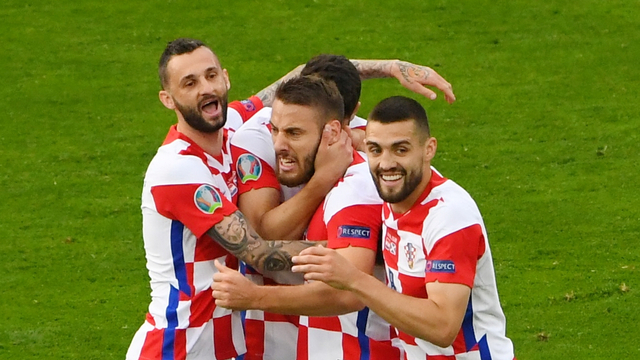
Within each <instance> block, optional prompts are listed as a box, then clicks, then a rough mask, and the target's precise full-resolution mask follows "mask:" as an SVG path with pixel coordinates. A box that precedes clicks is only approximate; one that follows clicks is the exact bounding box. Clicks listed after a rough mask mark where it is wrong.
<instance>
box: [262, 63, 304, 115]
mask: <svg viewBox="0 0 640 360" xmlns="http://www.w3.org/2000/svg"><path fill="white" fill-rule="evenodd" d="M302 68H304V64H302V65H298V66H297V67H296V68H295V69H293V70H291V71H289V72H288V73H287V74H286V75H285V76H283V77H281V78H280V79H278V80H276V82H274V83H273V84H271V85H269V86H267V87H266V88H264V89H262V90H260V91H258V93H257V94H256V96H257V97H259V98H260V100H261V101H262V105H264V106H271V105H273V100H275V97H276V89H277V88H278V86H280V84H281V83H283V82H284V81H287V80H289V79H291V78H293V77H296V76H298V75H300V72H301V71H302Z"/></svg>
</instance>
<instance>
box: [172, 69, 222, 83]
mask: <svg viewBox="0 0 640 360" xmlns="http://www.w3.org/2000/svg"><path fill="white" fill-rule="evenodd" d="M217 71H219V69H218V67H217V66H210V67H208V68H206V69H205V70H204V73H205V74H208V73H210V72H217ZM195 78H196V74H187V75H185V76H183V77H182V78H180V83H183V82H185V81H186V80H194V79H195Z"/></svg>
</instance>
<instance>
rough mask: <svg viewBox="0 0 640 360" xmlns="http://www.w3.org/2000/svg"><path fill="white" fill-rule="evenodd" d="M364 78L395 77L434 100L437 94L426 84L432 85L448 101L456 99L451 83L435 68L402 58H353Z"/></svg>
mask: <svg viewBox="0 0 640 360" xmlns="http://www.w3.org/2000/svg"><path fill="white" fill-rule="evenodd" d="M351 62H352V63H353V64H354V65H355V66H356V69H358V72H359V73H360V77H361V78H362V80H367V79H377V78H387V77H395V78H396V79H398V81H399V82H400V84H401V85H402V86H404V87H405V88H407V89H409V90H411V91H413V92H415V93H418V94H421V95H423V96H425V97H428V98H429V99H431V100H434V99H435V98H436V97H437V96H436V93H435V92H433V91H432V90H430V89H428V88H426V87H425V86H432V87H435V88H437V89H439V90H440V91H442V92H443V93H444V95H445V99H446V100H447V102H449V103H452V102H454V101H455V100H456V97H455V95H454V94H453V89H452V87H451V84H449V82H447V81H446V80H445V79H444V78H443V77H442V76H440V74H438V73H437V72H435V71H434V70H433V69H431V68H429V67H426V66H422V65H416V64H412V63H410V62H406V61H401V60H351Z"/></svg>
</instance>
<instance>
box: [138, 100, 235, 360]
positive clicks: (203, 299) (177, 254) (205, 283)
mask: <svg viewBox="0 0 640 360" xmlns="http://www.w3.org/2000/svg"><path fill="white" fill-rule="evenodd" d="M245 115H246V114H245ZM228 117H229V118H236V119H237V118H239V117H240V118H241V117H242V115H241V113H239V112H237V111H236V110H235V109H234V108H233V107H231V104H230V108H229V110H228ZM222 131H223V146H222V149H221V150H222V151H221V154H220V155H219V156H215V157H214V156H211V155H209V154H207V153H205V152H204V150H203V149H202V148H200V147H199V146H198V145H197V144H195V143H194V142H193V141H192V140H191V139H189V138H188V137H186V136H185V135H184V134H181V133H180V132H178V131H177V129H176V126H175V125H174V126H172V127H171V129H170V130H169V134H168V135H167V137H166V139H165V141H164V143H163V144H162V146H161V147H160V148H159V149H158V152H157V153H156V155H155V156H154V158H153V160H152V161H151V163H150V164H149V167H148V169H147V173H146V175H145V179H144V185H143V190H142V206H141V207H142V228H143V229H142V230H143V238H144V246H145V253H146V258H147V269H148V270H149V276H150V278H151V282H150V283H151V304H150V305H149V313H148V314H147V317H146V321H145V323H144V324H143V325H142V327H141V328H140V329H139V330H138V332H137V333H136V335H135V336H134V338H133V340H132V343H131V345H130V347H129V350H128V352H127V359H186V358H188V359H229V358H233V357H236V356H238V355H240V354H242V353H244V352H245V342H244V334H243V332H242V323H241V314H240V313H239V312H232V311H230V310H227V309H224V308H218V307H216V306H215V301H214V299H213V297H212V296H211V290H210V287H211V283H212V281H213V280H212V277H213V274H214V273H215V272H217V269H216V268H215V266H214V265H213V261H214V259H218V260H219V261H220V262H222V263H226V261H225V260H226V259H227V258H229V259H232V260H235V258H234V257H232V256H231V255H230V254H229V253H228V252H227V251H226V250H224V249H223V248H222V247H220V246H219V245H218V244H217V243H216V242H215V241H214V240H213V239H211V238H210V237H209V236H208V235H207V234H206V232H207V230H209V229H210V228H211V227H212V226H214V225H215V224H217V223H218V222H220V221H221V219H222V218H223V217H224V216H227V215H229V214H231V213H233V212H235V211H236V210H237V207H236V206H235V204H234V200H235V198H236V197H237V187H236V185H235V184H236V176H235V173H234V172H233V170H232V162H231V151H230V144H229V141H228V139H229V137H230V136H231V134H232V131H231V130H228V129H224V130H222ZM235 262H236V263H237V261H235Z"/></svg>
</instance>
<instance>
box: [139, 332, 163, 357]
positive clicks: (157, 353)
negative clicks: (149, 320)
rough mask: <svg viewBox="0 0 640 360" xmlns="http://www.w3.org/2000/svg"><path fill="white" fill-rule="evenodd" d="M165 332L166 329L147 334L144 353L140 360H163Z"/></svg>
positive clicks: (141, 353)
mask: <svg viewBox="0 0 640 360" xmlns="http://www.w3.org/2000/svg"><path fill="white" fill-rule="evenodd" d="M164 330H165V329H157V328H153V329H152V330H151V331H149V332H147V334H146V336H145V338H144V345H142V351H141V352H140V359H145V360H162V342H163V339H164Z"/></svg>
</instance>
